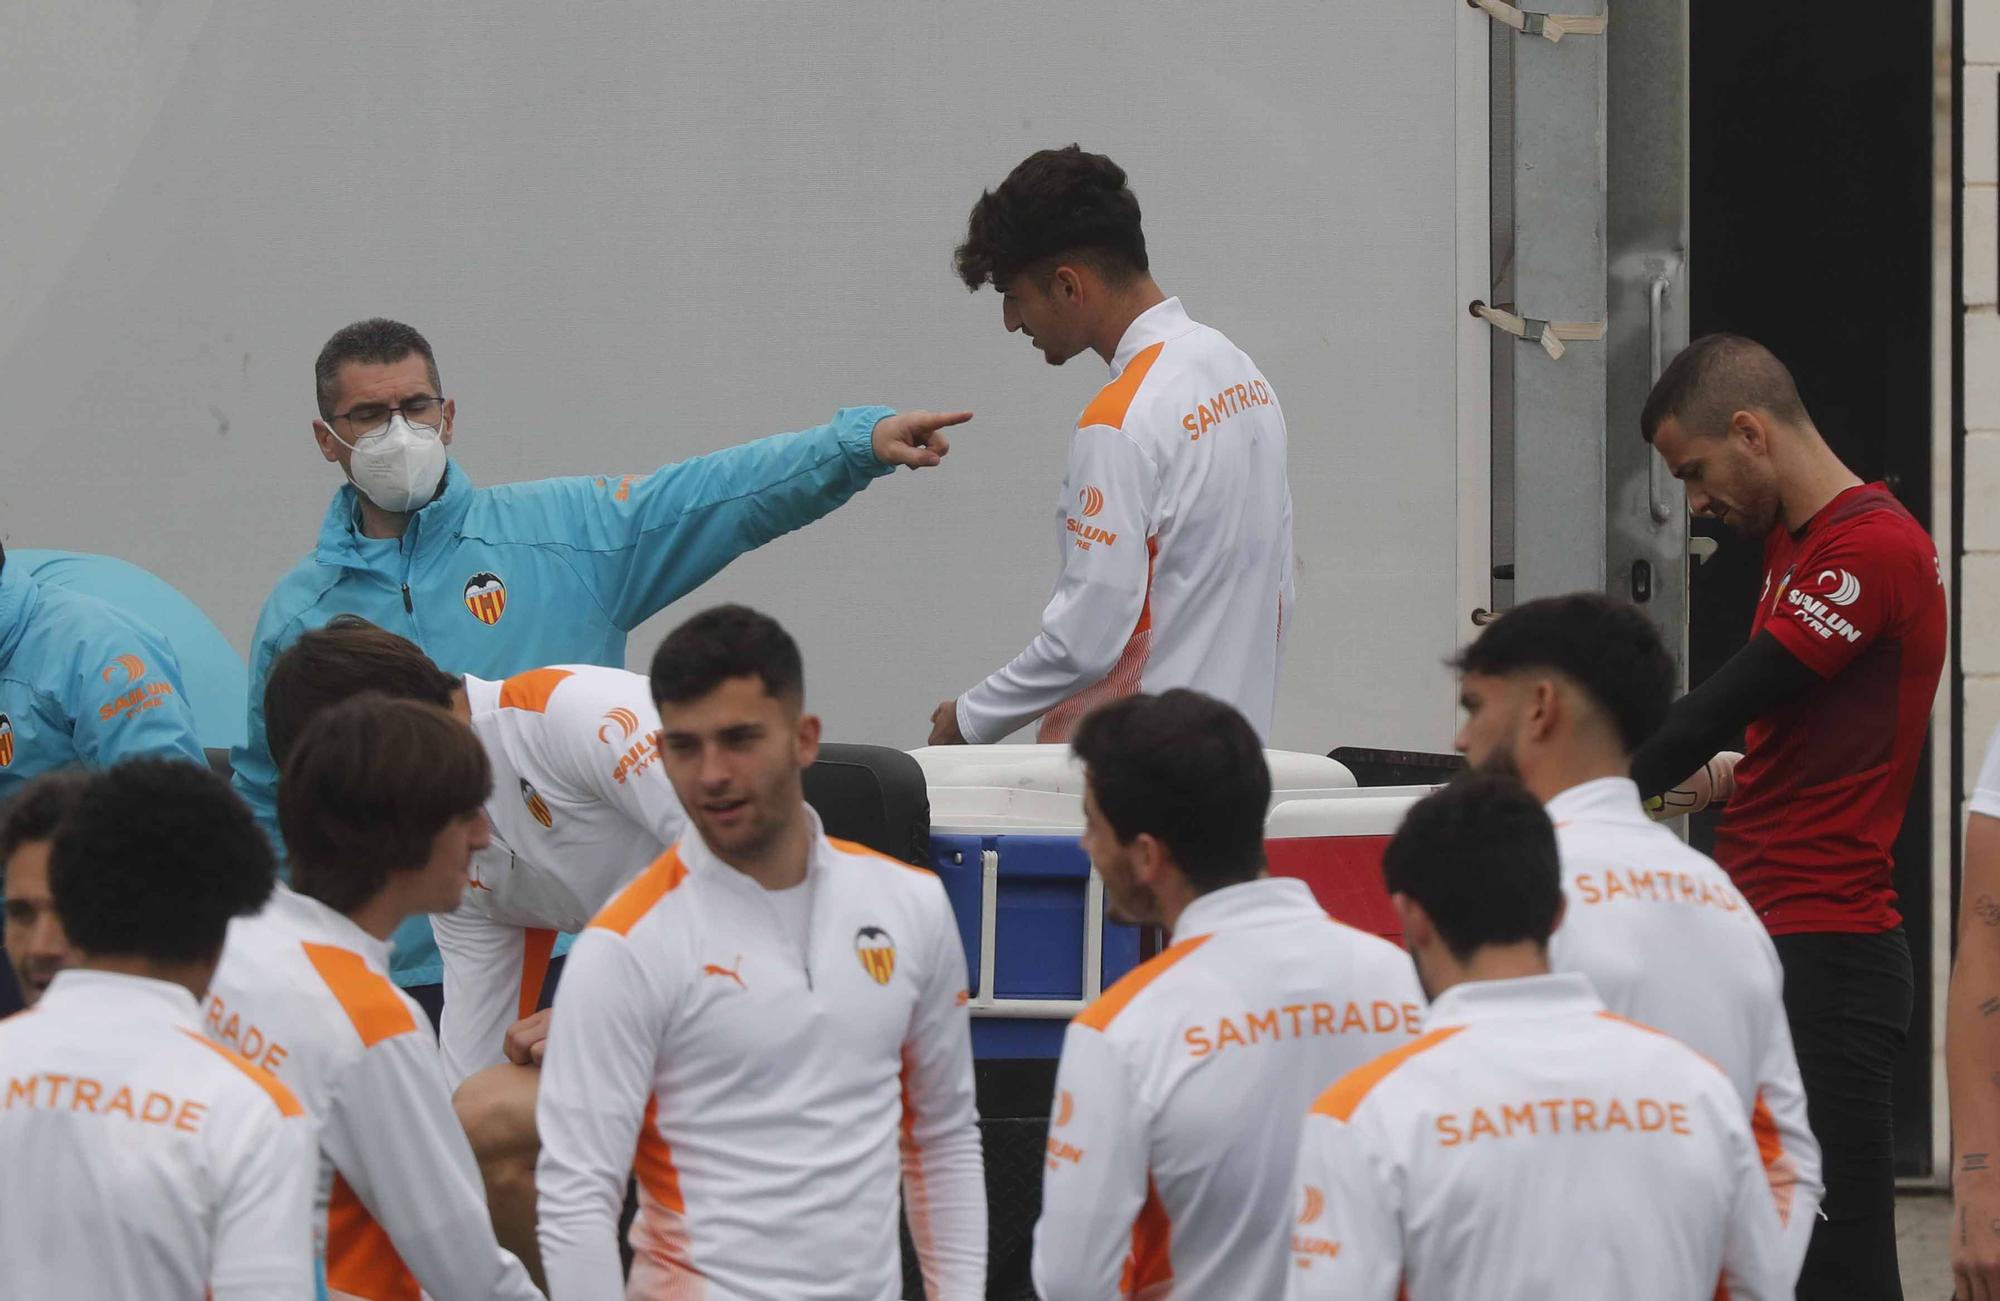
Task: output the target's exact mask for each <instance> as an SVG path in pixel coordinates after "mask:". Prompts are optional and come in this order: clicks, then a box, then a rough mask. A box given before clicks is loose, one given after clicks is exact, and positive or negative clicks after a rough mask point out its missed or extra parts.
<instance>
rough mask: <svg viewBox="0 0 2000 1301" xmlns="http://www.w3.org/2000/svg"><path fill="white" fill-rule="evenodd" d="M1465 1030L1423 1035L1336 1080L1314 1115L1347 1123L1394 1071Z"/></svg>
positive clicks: (1456, 1027)
mask: <svg viewBox="0 0 2000 1301" xmlns="http://www.w3.org/2000/svg"><path fill="white" fill-rule="evenodd" d="M1463 1029H1465V1027H1464V1026H1462V1025H1454V1026H1447V1027H1446V1028H1445V1029H1442V1030H1433V1031H1431V1032H1430V1033H1429V1034H1425V1035H1419V1036H1417V1037H1416V1038H1415V1039H1412V1040H1410V1042H1408V1043H1406V1044H1404V1045H1403V1046H1402V1047H1401V1048H1396V1049H1392V1050H1390V1051H1389V1052H1386V1053H1383V1054H1382V1055H1381V1056H1380V1057H1377V1058H1376V1059H1375V1060H1374V1061H1372V1062H1370V1063H1368V1064H1367V1065H1366V1066H1363V1067H1360V1068H1359V1069H1357V1070H1352V1071H1349V1072H1348V1073H1347V1074H1345V1075H1343V1076H1341V1077H1340V1079H1338V1080H1336V1081H1335V1082H1334V1085H1333V1087H1332V1088H1330V1089H1328V1090H1327V1091H1326V1092H1325V1093H1322V1094H1320V1095H1319V1100H1318V1101H1317V1102H1315V1103H1313V1105H1312V1114H1313V1115H1315V1116H1332V1117H1333V1118H1334V1119H1335V1120H1346V1119H1347V1118H1348V1117H1349V1116H1352V1115H1353V1114H1354V1109H1355V1108H1356V1107H1358V1106H1360V1105H1361V1100H1362V1099H1363V1098H1365V1097H1367V1096H1368V1094H1369V1092H1370V1091H1371V1090H1373V1089H1374V1087H1375V1086H1376V1085H1378V1084H1380V1083H1381V1082H1382V1081H1383V1080H1385V1079H1387V1078H1388V1077H1389V1073H1390V1072H1392V1071H1394V1070H1395V1069H1396V1068H1397V1067H1398V1066H1401V1065H1402V1064H1403V1063H1404V1062H1406V1061H1408V1060H1410V1058H1412V1057H1415V1056H1416V1055H1417V1054H1418V1053H1420V1052H1424V1051H1426V1050H1428V1049H1431V1048H1435V1047H1437V1046H1438V1045H1439V1044H1441V1043H1443V1042H1444V1041H1445V1040H1447V1039H1449V1038H1451V1037H1452V1036H1453V1035H1455V1034H1457V1033H1458V1032H1459V1031H1460V1030H1463Z"/></svg>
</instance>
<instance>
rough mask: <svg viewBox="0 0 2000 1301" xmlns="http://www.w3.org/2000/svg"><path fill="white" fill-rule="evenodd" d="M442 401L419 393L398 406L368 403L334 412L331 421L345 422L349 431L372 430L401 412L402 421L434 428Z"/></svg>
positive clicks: (442, 406) (442, 405) (441, 408)
mask: <svg viewBox="0 0 2000 1301" xmlns="http://www.w3.org/2000/svg"><path fill="white" fill-rule="evenodd" d="M443 410H444V399H443V398H434V397H432V396H431V395H430V394H428V393H420V394H418V395H417V396H416V397H413V398H405V399H404V400H403V403H402V405H400V406H393V407H391V406H384V405H382V404H381V403H379V402H369V403H365V404H363V405H361V406H358V407H349V408H348V409H347V410H345V411H339V412H335V413H334V416H333V419H335V420H345V421H346V422H347V427H348V428H349V429H374V428H375V427H377V426H378V425H385V424H387V423H389V417H390V416H393V415H395V414H396V413H397V412H399V411H400V412H402V415H403V419H405V420H407V421H409V422H410V423H411V424H413V425H431V426H436V425H437V424H438V423H439V421H440V419H441V418H442V416H441V413H442V412H443Z"/></svg>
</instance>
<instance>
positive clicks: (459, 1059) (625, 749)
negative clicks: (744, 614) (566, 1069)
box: [432, 664, 687, 1086]
mask: <svg viewBox="0 0 2000 1301" xmlns="http://www.w3.org/2000/svg"><path fill="white" fill-rule="evenodd" d="M465 698H466V704H467V706H468V707H469V709H470V712H471V716H472V730H473V732H474V734H475V735H477V736H478V737H479V740H480V743H481V744H482V745H484V746H485V748H486V757H487V760H488V762H490V763H491V764H492V766H493V794H492V796H491V797H490V798H489V799H488V800H487V802H486V814H487V818H488V820H489V821H490V822H491V823H492V825H493V843H492V844H491V845H489V846H488V847H487V848H486V849H484V850H482V851H481V852H480V853H479V854H478V855H477V856H476V857H475V858H474V860H473V873H472V876H473V883H472V886H471V887H470V888H469V889H468V890H467V891H466V892H465V903H464V904H463V905H462V906H461V907H460V908H459V909H458V910H457V911H456V912H454V913H451V914H450V915H448V916H444V917H438V918H434V919H433V922H432V930H433V932H434V933H435V935H436V937H437V945H438V954H439V957H440V958H441V959H442V960H443V963H444V1016H443V1019H442V1020H441V1022H440V1024H439V1027H438V1037H439V1042H440V1044H441V1046H442V1049H443V1053H444V1065H445V1078H446V1080H447V1081H449V1082H450V1083H451V1084H452V1085H453V1086H456V1085H457V1084H458V1083H459V1082H460V1081H461V1080H463V1079H464V1078H465V1077H466V1076H468V1075H471V1074H472V1073H473V1072H475V1071H478V1070H481V1069H483V1068H485V1067H488V1066H494V1065H498V1064H499V1063H500V1062H502V1061H504V1060H506V1056H505V1053H504V1051H503V1049H502V1044H503V1042H504V1039H505V1036H506V1032H507V1028H508V1027H509V1026H511V1025H512V1024H513V1023H514V1022H515V1021H516V1020H517V1019H519V1018H520V1017H523V1016H526V1015H528V1014H529V1013H530V1012H533V1011H534V1010H535V1006H536V1002H537V998H538V996H539V995H540V993H541V985H542V977H543V974H544V972H545V970H546V966H547V962H548V957H549V953H550V951H551V950H552V948H553V946H554V944H555V932H557V931H576V930H581V929H582V928H583V926H584V925H585V923H587V922H588V921H589V920H590V918H591V917H592V916H594V915H595V914H596V913H597V911H598V910H599V909H600V908H602V907H604V905H605V904H606V903H608V902H610V900H611V897H612V896H613V895H615V894H617V893H618V890H619V889H620V887H622V886H624V885H625V883H626V882H628V881H630V880H631V879H632V878H633V877H635V876H637V875H639V873H640V872H641V871H643V870H645V867H646V865H647V864H648V863H650V862H652V861H653V860H654V859H656V858H658V857H659V856H660V853H661V851H662V850H664V849H665V848H666V847H667V846H668V845H671V844H673V843H674V841H675V840H677V839H679V838H680V834H681V830H682V828H683V827H685V826H686V822H687V819H686V817H685V815H684V814H683V813H682V811H681V806H680V801H679V800H677V799H676V798H675V797H674V791H673V787H672V786H671V785H669V784H668V782H667V778H666V774H665V772H664V771H663V770H662V769H661V767H660V763H659V748H658V745H657V742H656V737H657V735H658V732H659V730H660V716H659V712H658V710H657V709H656V708H655V707H654V705H653V696H652V691H651V690H650V688H649V686H648V684H647V681H646V679H645V678H644V677H643V676H641V675H640V674H637V673H627V672H626V671H625V670H623V669H607V668H599V667H597V666H595V665H588V664H572V665H565V666H562V667H558V668H545V669H531V670H529V671H528V672H526V673H519V674H516V675H515V676H513V677H511V678H508V679H506V680H504V681H500V682H490V681H487V680H485V679H481V678H472V677H468V678H466V679H465Z"/></svg>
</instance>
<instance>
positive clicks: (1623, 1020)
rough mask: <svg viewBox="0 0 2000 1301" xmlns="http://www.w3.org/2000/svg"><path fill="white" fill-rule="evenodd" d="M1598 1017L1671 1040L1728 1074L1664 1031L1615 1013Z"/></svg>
mask: <svg viewBox="0 0 2000 1301" xmlns="http://www.w3.org/2000/svg"><path fill="white" fill-rule="evenodd" d="M1598 1015H1599V1016H1601V1017H1603V1018H1604V1019H1605V1020H1607V1021H1616V1022H1618V1024H1620V1025H1629V1026H1631V1027H1632V1028H1633V1029H1634V1030H1644V1031H1645V1032H1646V1033H1647V1034H1656V1035H1658V1036H1660V1038H1662V1039H1672V1040H1673V1041H1674V1042H1675V1043H1677V1044H1680V1045H1681V1046H1682V1047H1683V1048H1686V1049H1687V1050H1688V1051H1689V1052H1691V1053H1693V1054H1694V1055H1695V1056H1697V1057H1699V1058H1701V1059H1702V1060H1703V1061H1705V1062H1707V1063H1708V1064H1709V1065H1710V1066H1713V1067H1714V1068H1715V1069H1716V1070H1718V1071H1722V1073H1723V1074H1724V1075H1727V1074H1729V1072H1728V1071H1724V1070H1722V1063H1721V1062H1719V1061H1717V1060H1715V1058H1713V1057H1710V1056H1709V1055H1708V1054H1707V1053H1705V1052H1703V1051H1701V1049H1699V1048H1695V1047H1693V1046H1691V1045H1689V1044H1688V1043H1687V1041H1686V1040H1683V1039H1675V1038H1674V1036H1673V1035H1670V1034H1668V1033H1667V1032H1666V1031H1665V1030H1661V1029H1659V1028H1658V1027H1656V1026H1650V1025H1647V1024H1646V1023H1645V1022H1644V1021H1634V1020H1633V1019H1632V1018H1631V1017H1629V1016H1620V1015H1618V1014H1617V1013H1616V1012H1599V1013H1598Z"/></svg>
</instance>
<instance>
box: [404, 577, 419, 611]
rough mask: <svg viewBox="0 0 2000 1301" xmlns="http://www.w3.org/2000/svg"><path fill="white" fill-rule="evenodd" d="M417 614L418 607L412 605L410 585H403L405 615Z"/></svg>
mask: <svg viewBox="0 0 2000 1301" xmlns="http://www.w3.org/2000/svg"><path fill="white" fill-rule="evenodd" d="M416 612H417V607H416V606H414V605H412V604H410V585H409V584H408V583H405V584H403V613H404V614H415V613H416Z"/></svg>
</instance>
